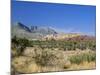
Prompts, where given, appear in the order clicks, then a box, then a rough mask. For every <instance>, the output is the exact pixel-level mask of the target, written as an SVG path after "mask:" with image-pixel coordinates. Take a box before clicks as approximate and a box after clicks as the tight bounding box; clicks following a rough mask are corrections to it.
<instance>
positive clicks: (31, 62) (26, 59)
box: [12, 50, 96, 73]
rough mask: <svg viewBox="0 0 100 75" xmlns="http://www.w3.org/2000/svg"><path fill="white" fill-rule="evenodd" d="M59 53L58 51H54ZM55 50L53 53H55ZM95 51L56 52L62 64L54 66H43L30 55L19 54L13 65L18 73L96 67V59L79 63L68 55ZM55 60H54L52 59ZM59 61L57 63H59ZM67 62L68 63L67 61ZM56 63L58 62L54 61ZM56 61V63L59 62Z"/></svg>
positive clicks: (13, 60)
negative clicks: (71, 60)
mask: <svg viewBox="0 0 100 75" xmlns="http://www.w3.org/2000/svg"><path fill="white" fill-rule="evenodd" d="M54 52H56V53H57V51H54ZM54 52H53V53H54ZM91 52H92V53H95V52H93V51H90V50H84V51H80V50H77V51H64V52H62V53H63V54H61V52H59V53H57V54H56V53H54V54H56V56H57V57H61V56H62V58H60V59H59V61H58V62H59V63H60V65H61V66H60V65H54V66H41V65H39V64H37V63H36V62H35V59H34V58H32V57H30V56H18V57H15V58H13V59H12V65H13V67H14V69H15V70H16V71H17V72H18V73H36V72H52V71H64V70H65V71H67V70H83V69H95V65H96V63H95V61H91V62H87V61H84V62H81V63H79V64H75V63H71V62H70V61H69V60H68V57H70V56H74V55H79V54H84V53H91ZM50 62H53V61H50ZM58 62H57V63H58ZM65 62H66V63H65ZM53 63H56V62H53ZM57 63H56V64H57Z"/></svg>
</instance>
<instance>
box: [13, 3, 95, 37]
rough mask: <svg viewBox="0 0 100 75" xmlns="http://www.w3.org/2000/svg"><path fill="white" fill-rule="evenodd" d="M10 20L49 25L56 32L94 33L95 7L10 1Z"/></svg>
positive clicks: (27, 23)
mask: <svg viewBox="0 0 100 75" xmlns="http://www.w3.org/2000/svg"><path fill="white" fill-rule="evenodd" d="M11 8H12V14H11V18H12V22H13V23H16V22H22V23H23V24H25V25H28V26H31V25H35V26H44V27H51V28H53V29H55V30H56V31H58V32H65V33H73V32H74V33H84V34H89V35H95V26H96V21H95V19H96V7H95V6H84V5H71V4H55V3H39V2H24V1H12V7H11Z"/></svg>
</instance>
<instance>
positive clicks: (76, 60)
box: [69, 52, 96, 64]
mask: <svg viewBox="0 0 100 75" xmlns="http://www.w3.org/2000/svg"><path fill="white" fill-rule="evenodd" d="M69 60H70V62H71V63H73V64H80V63H82V62H84V61H86V62H91V61H95V60H96V54H95V53H92V52H89V53H83V54H79V55H73V56H71V57H70V58H69Z"/></svg>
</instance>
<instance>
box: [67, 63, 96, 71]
mask: <svg viewBox="0 0 100 75" xmlns="http://www.w3.org/2000/svg"><path fill="white" fill-rule="evenodd" d="M95 68H96V63H95V62H83V63H81V64H79V65H78V64H71V65H70V67H69V68H68V69H67V70H84V69H95Z"/></svg>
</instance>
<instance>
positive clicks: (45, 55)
mask: <svg viewBox="0 0 100 75" xmlns="http://www.w3.org/2000/svg"><path fill="white" fill-rule="evenodd" d="M35 54H36V56H35V57H34V59H35V62H36V63H37V64H38V65H40V66H56V65H59V66H60V65H62V64H61V63H63V61H60V60H61V59H62V56H63V55H62V53H61V52H59V51H58V50H57V51H56V50H54V49H53V48H52V49H48V48H45V49H38V48H37V49H36V50H35Z"/></svg>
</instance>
